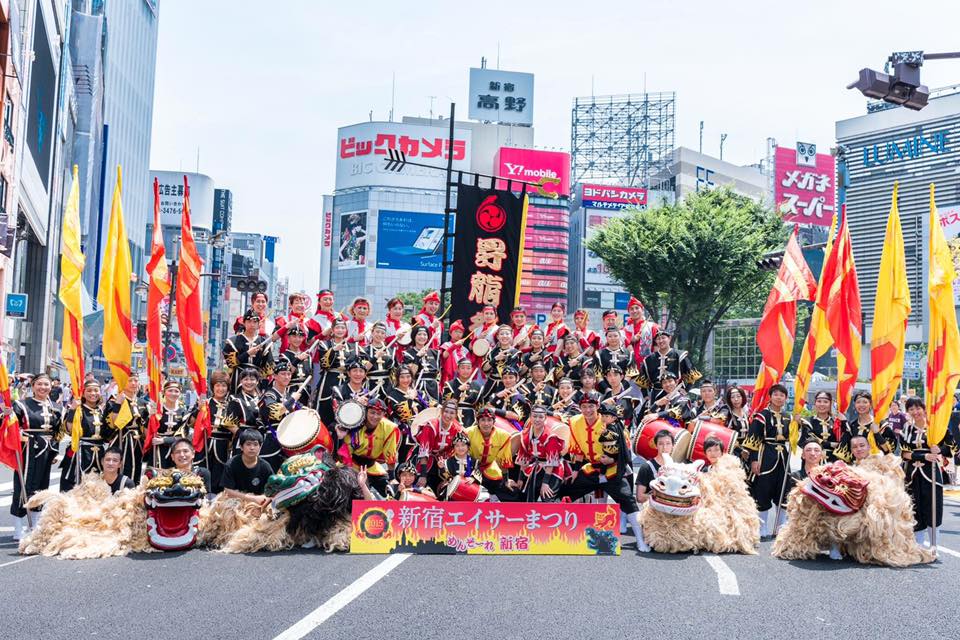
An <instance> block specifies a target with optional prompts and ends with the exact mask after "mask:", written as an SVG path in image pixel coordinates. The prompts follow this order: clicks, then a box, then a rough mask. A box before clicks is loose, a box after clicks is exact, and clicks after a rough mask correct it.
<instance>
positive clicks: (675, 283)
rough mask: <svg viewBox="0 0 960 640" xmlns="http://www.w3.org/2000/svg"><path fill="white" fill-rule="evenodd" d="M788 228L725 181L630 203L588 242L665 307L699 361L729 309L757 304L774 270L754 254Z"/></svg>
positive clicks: (679, 339) (780, 239)
mask: <svg viewBox="0 0 960 640" xmlns="http://www.w3.org/2000/svg"><path fill="white" fill-rule="evenodd" d="M787 235H788V232H787V229H786V228H785V227H784V225H783V221H782V220H781V219H780V217H779V215H777V214H776V213H775V212H774V211H772V210H771V209H768V208H766V207H764V206H762V205H760V204H758V203H757V202H754V201H753V200H751V199H750V198H747V197H744V196H741V195H738V194H735V193H733V192H732V191H731V190H730V189H728V188H722V189H711V190H709V191H702V192H700V193H693V194H690V195H689V196H687V197H686V198H685V199H684V200H683V201H682V202H680V203H677V204H673V205H664V206H660V207H656V208H653V209H647V210H642V211H640V210H635V211H631V212H629V213H628V214H627V215H626V216H624V217H622V218H618V219H616V220H611V221H610V222H609V223H608V224H606V225H604V226H603V227H602V228H600V229H599V230H598V231H597V232H596V233H594V234H593V235H592V236H591V237H590V238H589V240H588V241H587V247H588V248H589V249H590V250H591V251H593V252H594V253H596V254H597V255H598V256H600V257H601V258H602V259H603V261H604V263H606V265H607V267H608V268H609V269H610V273H611V275H613V277H614V278H615V279H617V280H618V281H620V283H621V284H623V286H625V287H626V288H627V289H628V290H629V291H631V292H633V293H634V294H636V295H638V296H639V297H640V298H641V299H642V300H643V302H644V304H646V306H647V307H648V309H651V310H659V309H663V310H665V311H666V323H667V325H668V326H671V325H672V326H673V327H674V328H675V331H676V333H677V336H676V340H675V342H676V343H677V344H679V345H680V347H681V348H684V349H687V350H688V351H690V354H691V356H692V357H693V358H694V361H695V362H698V363H699V362H702V360H703V352H704V349H705V348H706V344H707V338H708V336H709V335H710V332H711V331H712V330H713V328H714V327H715V326H716V324H717V322H719V321H720V319H721V318H723V317H724V316H725V315H727V313H728V311H730V310H731V309H735V308H755V307H757V305H759V306H760V307H761V308H762V305H763V301H764V300H765V299H766V296H767V294H768V292H769V291H770V286H771V284H772V280H773V274H772V273H769V272H765V271H762V270H760V269H759V267H757V261H758V260H759V259H760V258H761V257H762V256H763V254H765V253H767V252H770V251H773V250H778V249H782V248H783V246H784V244H785V242H786V238H787Z"/></svg>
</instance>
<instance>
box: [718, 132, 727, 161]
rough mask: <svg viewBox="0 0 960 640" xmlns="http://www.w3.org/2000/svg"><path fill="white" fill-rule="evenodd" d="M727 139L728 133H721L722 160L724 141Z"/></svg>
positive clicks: (721, 157) (721, 156)
mask: <svg viewBox="0 0 960 640" xmlns="http://www.w3.org/2000/svg"><path fill="white" fill-rule="evenodd" d="M726 141H727V134H725V133H721V134H720V160H723V143H724V142H726Z"/></svg>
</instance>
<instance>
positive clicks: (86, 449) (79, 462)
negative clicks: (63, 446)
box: [60, 440, 103, 493]
mask: <svg viewBox="0 0 960 640" xmlns="http://www.w3.org/2000/svg"><path fill="white" fill-rule="evenodd" d="M68 451H69V449H68ZM102 455H103V443H100V442H91V441H84V440H80V447H79V448H78V449H77V450H76V452H75V453H74V454H73V455H65V456H64V457H63V461H62V462H61V463H60V469H61V473H60V492H61V493H66V492H67V491H70V490H71V489H73V488H74V487H75V486H76V485H77V476H80V477H81V478H82V477H83V475H84V474H87V473H100V472H101V471H103V468H102V467H101V466H100V458H101V457H102ZM78 466H79V467H80V468H79V470H78V469H77V467H78Z"/></svg>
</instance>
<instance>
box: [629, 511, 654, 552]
mask: <svg viewBox="0 0 960 640" xmlns="http://www.w3.org/2000/svg"><path fill="white" fill-rule="evenodd" d="M639 515H640V512H639V511H634V512H633V513H628V514H627V522H629V523H630V528H631V529H633V535H634V537H635V538H636V539H637V551H640V552H641V553H646V552H647V551H650V545H648V544H647V541H646V540H644V539H643V528H642V527H641V526H640V521H639V520H637V516H639Z"/></svg>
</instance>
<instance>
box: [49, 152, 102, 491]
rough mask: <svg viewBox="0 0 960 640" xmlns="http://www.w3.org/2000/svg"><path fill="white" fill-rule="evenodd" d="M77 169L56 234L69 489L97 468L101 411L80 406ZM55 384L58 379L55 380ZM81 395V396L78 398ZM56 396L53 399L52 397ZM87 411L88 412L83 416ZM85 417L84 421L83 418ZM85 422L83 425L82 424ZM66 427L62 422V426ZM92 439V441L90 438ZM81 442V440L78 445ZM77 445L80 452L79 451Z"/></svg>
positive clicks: (65, 483)
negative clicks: (67, 390) (69, 399)
mask: <svg viewBox="0 0 960 640" xmlns="http://www.w3.org/2000/svg"><path fill="white" fill-rule="evenodd" d="M78 176H79V169H78V168H77V165H73V183H72V185H71V186H70V194H69V196H68V197H67V206H66V207H65V208H64V211H63V233H61V235H60V243H61V249H60V291H59V298H60V302H61V304H63V334H62V336H61V339H60V345H61V354H62V356H63V364H64V366H65V367H66V368H67V372H68V373H69V374H70V384H71V387H72V389H73V392H74V401H73V411H72V412H71V414H70V422H69V425H70V426H69V428H68V429H67V428H65V431H66V430H69V432H70V448H69V449H67V453H66V456H65V457H64V458H63V463H62V464H61V467H60V468H61V469H62V470H63V474H62V475H61V477H60V490H61V491H69V490H70V489H71V488H73V486H74V484H76V483H78V482H79V481H80V474H81V469H83V470H85V471H90V470H96V471H99V469H100V460H99V447H100V445H101V444H102V442H101V441H100V426H101V425H102V424H103V414H102V412H100V408H99V406H96V413H90V412H88V411H87V412H85V411H84V410H83V409H82V408H81V405H85V404H87V398H86V394H87V393H93V391H92V390H90V391H88V390H87V388H86V387H85V383H84V375H83V308H82V307H81V297H82V295H81V289H82V288H83V285H82V284H81V278H82V277H83V266H84V262H85V260H84V257H83V250H82V249H81V247H80V185H79V178H78ZM57 384H59V381H58V383H57ZM81 396H84V397H83V398H82V399H81ZM56 399H57V398H54V400H56ZM99 403H100V387H99V386H98V387H97V389H96V398H95V405H99ZM87 414H89V415H87ZM85 418H86V421H85ZM85 422H86V424H84V423H85ZM65 426H66V425H65ZM91 439H92V440H91ZM81 442H82V443H83V444H82V445H81ZM81 446H82V448H83V449H84V451H81Z"/></svg>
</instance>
